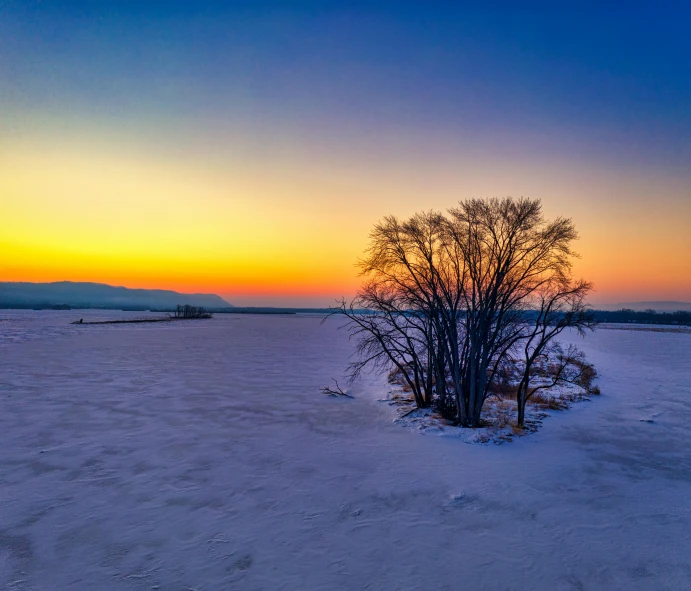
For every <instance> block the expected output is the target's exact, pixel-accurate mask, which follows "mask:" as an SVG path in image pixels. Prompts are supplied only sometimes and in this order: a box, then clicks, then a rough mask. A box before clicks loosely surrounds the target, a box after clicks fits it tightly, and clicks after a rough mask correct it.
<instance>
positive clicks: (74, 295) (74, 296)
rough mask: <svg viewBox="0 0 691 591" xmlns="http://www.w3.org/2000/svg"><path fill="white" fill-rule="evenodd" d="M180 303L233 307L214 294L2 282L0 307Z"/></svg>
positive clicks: (137, 306)
mask: <svg viewBox="0 0 691 591" xmlns="http://www.w3.org/2000/svg"><path fill="white" fill-rule="evenodd" d="M178 304H180V305H185V304H189V305H190V306H203V307H205V308H228V307H232V306H231V304H229V303H228V302H226V301H225V300H224V299H223V298H221V297H219V296H217V295H214V294H204V293H194V294H187V293H178V292H176V291H170V290H165V289H130V288H127V287H115V286H112V285H106V284H103V283H79V282H72V281H59V282H55V283H28V282H0V308H51V307H56V306H69V307H71V308H105V309H123V308H124V309H128V308H129V309H141V310H149V309H168V308H174V307H175V306H177V305H178Z"/></svg>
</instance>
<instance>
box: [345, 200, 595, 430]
mask: <svg viewBox="0 0 691 591" xmlns="http://www.w3.org/2000/svg"><path fill="white" fill-rule="evenodd" d="M576 238H577V233H576V230H575V228H574V226H573V223H572V222H571V220H569V219H566V218H557V219H556V220H554V221H547V220H545V218H544V216H543V214H542V207H541V204H540V201H539V200H530V199H523V198H521V199H511V198H506V199H489V200H479V199H473V200H468V201H463V202H460V203H459V205H458V207H456V208H454V209H451V210H449V211H448V214H447V215H444V214H441V213H437V212H426V213H418V214H415V215H414V216H412V217H411V218H409V219H408V220H403V221H401V220H399V219H398V218H396V217H393V216H389V217H386V218H384V220H382V221H381V222H380V223H378V224H377V225H376V226H375V227H374V229H373V231H372V233H371V234H370V245H369V247H368V249H367V251H366V253H365V256H364V258H363V259H362V260H361V261H360V269H361V274H362V275H363V276H364V278H365V282H364V284H363V287H362V288H361V289H360V291H359V292H358V294H357V296H356V298H355V300H354V301H353V302H351V303H350V304H347V303H346V302H345V301H342V302H341V305H340V306H339V308H338V311H339V312H340V313H342V314H345V315H346V316H347V318H348V320H349V323H348V326H349V328H350V330H351V335H352V336H353V337H354V338H355V339H356V341H357V359H356V361H355V362H354V363H353V365H352V366H351V375H352V376H355V375H357V374H358V373H359V372H360V371H361V370H362V369H363V368H364V367H366V366H368V365H375V366H378V367H381V368H382V369H383V368H390V367H395V368H396V369H397V370H398V372H399V373H400V374H401V376H402V378H403V380H404V381H405V383H406V384H407V385H408V386H409V387H410V389H411V391H412V392H413V396H414V398H415V401H416V403H417V404H418V406H429V405H430V404H432V403H433V402H434V401H436V403H437V405H438V406H439V408H440V409H441V410H443V411H444V412H445V414H446V415H447V416H449V418H452V419H454V420H455V421H456V422H458V423H460V424H461V425H463V426H469V427H475V426H477V425H479V423H480V418H481V414H482V408H483V405H484V403H485V401H486V399H487V397H488V396H489V395H490V392H491V387H492V383H493V381H494V380H495V378H496V376H497V374H498V372H499V370H500V368H501V367H502V366H503V365H504V364H505V363H506V362H507V360H511V359H512V353H513V352H514V351H515V350H516V349H517V347H518V345H519V343H521V342H526V346H527V348H528V350H529V351H531V352H532V353H534V352H535V349H536V348H537V347H539V348H540V349H541V350H544V349H545V347H547V345H548V344H549V342H550V341H551V339H552V338H554V337H555V336H556V335H557V334H559V332H560V330H557V331H553V330H541V328H540V327H542V326H544V325H545V322H549V323H552V322H553V320H554V319H555V318H557V317H558V318H559V319H560V320H559V322H560V324H559V326H561V325H562V324H563V322H564V319H566V322H567V323H570V325H572V326H573V325H579V323H582V321H583V320H582V319H581V317H580V316H578V315H577V312H578V310H580V307H579V306H582V305H583V301H584V299H583V298H584V297H585V295H586V294H587V292H588V291H589V289H590V286H589V284H587V283H584V282H580V283H577V284H573V285H572V282H571V279H570V271H571V259H572V258H573V257H574V256H576V255H575V253H574V252H573V251H572V249H571V243H572V242H573V241H574V240H575V239H576ZM574 289H575V291H574ZM541 298H543V299H544V298H547V300H545V301H543V299H541ZM550 298H551V299H550ZM579 298H580V299H579ZM536 301H539V302H542V303H543V305H544V306H547V307H548V310H549V312H548V313H547V314H545V310H543V311H542V313H539V314H538V321H537V322H538V324H537V325H536V326H538V329H537V330H532V331H531V330H529V328H527V327H528V326H530V324H529V322H528V320H527V319H529V318H531V316H530V315H531V314H534V311H533V312H531V311H530V309H531V305H533V304H534V303H535V302H536ZM549 301H551V302H552V304H551V306H550V304H549ZM569 303H571V304H573V305H574V306H576V308H573V309H571V308H569V309H564V307H563V306H564V305H567V304H569ZM576 304H577V305H576ZM567 308H568V305H567ZM359 309H367V310H369V311H370V312H371V313H370V314H360V313H358V310H359ZM553 312H554V313H553ZM555 314H556V316H555ZM540 323H542V324H540ZM574 323H575V324H574ZM549 326H550V327H551V326H552V324H549ZM561 330H563V328H562V329H561ZM538 355H539V352H538ZM529 356H530V355H528V357H529ZM530 363H532V362H530ZM530 363H528V366H527V371H528V374H527V375H530V371H531V368H530V367H529V365H530ZM526 387H528V386H526ZM524 405H525V404H524V403H523V407H524Z"/></svg>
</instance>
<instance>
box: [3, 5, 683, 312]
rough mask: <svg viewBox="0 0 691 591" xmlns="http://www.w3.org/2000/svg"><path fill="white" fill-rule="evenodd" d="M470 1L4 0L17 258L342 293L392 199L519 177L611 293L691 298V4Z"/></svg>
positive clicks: (429, 196) (216, 284) (7, 219)
mask: <svg viewBox="0 0 691 591" xmlns="http://www.w3.org/2000/svg"><path fill="white" fill-rule="evenodd" d="M449 4H450V3H441V2H440V3H435V2H417V3H413V2H392V3H383V2H380V3H375V2H353V3H348V4H345V3H339V2H311V3H308V2H296V3H290V2H280V3H278V2H273V3H270V2H261V1H259V2H204V1H201V0H200V1H196V2H192V1H190V2H173V1H166V2H163V1H161V2H147V1H146V0H141V1H139V2H135V1H131V2H124V1H120V2H116V1H108V0H102V1H94V2H78V1H72V2H49V1H44V2H32V1H22V2H7V1H2V0H0V280H10V281H55V280H63V279H69V280H75V281H100V282H105V283H111V284H118V285H126V286H130V287H160V288H168V289H176V290H179V291H186V292H200V291H203V292H215V293H218V294H219V295H222V296H224V297H226V298H227V299H228V300H229V301H231V302H232V303H235V304H240V305H266V304H271V305H328V304H330V303H332V302H333V299H334V298H336V297H339V296H341V295H346V296H351V295H352V294H353V293H354V291H355V289H356V287H357V285H358V282H359V279H358V277H357V271H356V268H355V262H356V260H357V258H358V256H360V254H361V253H362V251H363V249H364V247H365V245H366V243H367V235H368V232H369V230H370V228H371V227H372V226H373V224H374V223H375V222H376V221H377V220H378V219H380V218H381V217H382V216H384V215H387V214H396V215H400V216H406V215H409V214H411V213H413V212H415V211H418V210H426V209H446V208H448V207H452V206H453V205H454V204H455V203H456V202H457V201H458V200H459V199H464V198H469V197H491V196H500V197H501V196H506V195H513V196H516V197H518V196H526V197H534V198H540V199H542V201H543V204H544V207H545V211H546V213H547V214H548V215H549V216H556V215H564V216H568V217H572V218H573V220H574V222H575V224H576V227H577V228H578V230H579V232H580V235H581V239H580V241H579V243H578V246H577V249H578V250H579V251H580V253H581V255H582V258H581V259H580V260H579V261H578V263H577V266H576V273H577V274H578V275H579V276H583V277H585V278H587V279H589V280H591V281H593V282H594V283H595V287H596V290H597V291H596V292H595V293H594V295H593V297H592V302H593V303H594V304H595V305H598V304H599V305H603V304H612V303H617V302H624V301H634V300H662V299H674V300H685V301H691V35H690V34H689V31H690V30H691V4H689V3H688V2H677V3H672V2H650V3H636V2H627V3H624V2H617V3H611V4H609V6H610V8H606V9H605V8H603V7H602V6H599V5H598V4H595V3H593V4H588V3H570V4H569V8H568V9H564V8H559V9H556V8H554V7H553V8H552V9H545V8H539V9H538V8H534V9H523V10H516V9H513V10H511V9H506V8H503V9H502V8H499V5H498V4H496V3H495V4H493V6H494V7H495V8H494V9H493V10H478V9H471V8H467V9H463V8H458V7H457V8H454V9H450V8H448V6H449ZM511 4H515V3H511ZM553 4H554V5H557V4H559V3H553ZM457 6H461V4H460V3H459V4H457ZM468 6H469V4H468ZM476 6H477V4H476ZM533 6H536V5H535V4H533Z"/></svg>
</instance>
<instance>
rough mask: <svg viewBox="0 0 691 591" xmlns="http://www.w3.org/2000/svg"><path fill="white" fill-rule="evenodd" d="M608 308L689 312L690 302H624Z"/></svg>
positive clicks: (690, 308) (690, 309)
mask: <svg viewBox="0 0 691 591" xmlns="http://www.w3.org/2000/svg"><path fill="white" fill-rule="evenodd" d="M608 308H612V309H617V310H621V309H622V308H626V309H628V310H655V311H656V312H679V311H691V302H675V301H671V300H659V301H653V302H624V303H621V304H616V305H615V306H608Z"/></svg>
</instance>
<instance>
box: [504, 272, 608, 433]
mask: <svg viewBox="0 0 691 591" xmlns="http://www.w3.org/2000/svg"><path fill="white" fill-rule="evenodd" d="M591 289H592V286H591V284H590V283H587V282H586V281H582V280H581V281H575V282H574V281H572V280H570V279H569V278H567V277H565V276H559V277H555V278H553V280H552V281H549V282H547V283H545V284H544V285H543V286H541V288H540V289H539V290H537V293H536V294H535V297H534V298H533V306H532V307H531V314H532V315H533V322H532V324H529V323H528V322H526V331H525V333H524V334H523V335H522V339H521V350H522V354H523V355H522V360H521V364H522V367H523V371H522V375H521V380H520V382H519V384H518V388H517V391H516V402H517V404H518V420H517V425H518V427H521V428H523V424H524V420H525V405H526V402H527V401H528V400H529V399H530V397H531V396H532V395H533V394H534V393H535V392H537V391H538V390H540V389H544V388H552V387H554V386H556V385H557V384H559V383H561V382H567V381H573V380H574V379H577V378H578V377H579V376H580V373H579V372H576V374H575V376H574V375H573V372H569V371H568V370H569V368H570V367H576V368H581V369H582V367H583V358H582V357H583V356H582V353H580V352H579V351H578V350H577V349H575V348H574V347H570V348H569V349H568V350H567V352H566V353H564V352H563V351H562V350H561V349H560V348H558V346H557V345H556V344H555V343H554V342H553V341H554V338H555V337H557V336H558V335H559V334H560V333H561V332H563V331H564V330H565V329H567V328H573V329H575V330H577V331H578V333H579V334H581V335H584V334H585V331H586V330H588V329H590V330H592V329H593V328H594V327H595V325H596V322H595V319H594V317H593V314H592V313H591V311H590V310H589V309H588V308H587V306H586V303H585V298H586V296H587V294H588V292H590V290H591ZM550 357H553V358H556V360H557V363H558V366H557V367H556V368H554V370H553V371H552V374H551V375H552V377H553V379H552V381H551V382H547V383H544V382H543V383H542V384H540V385H539V386H534V387H531V380H532V378H533V377H534V374H535V372H534V369H535V364H536V361H538V360H539V359H541V358H550Z"/></svg>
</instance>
